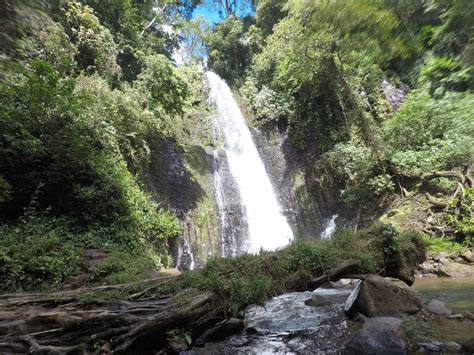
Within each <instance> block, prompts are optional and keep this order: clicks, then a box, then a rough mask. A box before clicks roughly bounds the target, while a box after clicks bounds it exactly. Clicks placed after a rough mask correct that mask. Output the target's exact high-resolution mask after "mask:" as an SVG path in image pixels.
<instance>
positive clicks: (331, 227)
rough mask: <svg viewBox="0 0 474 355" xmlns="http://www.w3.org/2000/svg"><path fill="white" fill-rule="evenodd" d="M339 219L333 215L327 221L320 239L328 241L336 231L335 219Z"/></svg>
mask: <svg viewBox="0 0 474 355" xmlns="http://www.w3.org/2000/svg"><path fill="white" fill-rule="evenodd" d="M337 217H339V215H337V214H334V215H332V216H331V219H329V220H328V221H327V223H326V225H325V227H324V231H323V233H321V239H329V238H331V237H332V235H333V234H334V232H335V231H336V218H337Z"/></svg>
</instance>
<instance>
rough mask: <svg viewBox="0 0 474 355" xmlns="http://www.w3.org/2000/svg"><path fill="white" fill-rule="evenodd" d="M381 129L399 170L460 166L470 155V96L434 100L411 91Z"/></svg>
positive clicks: (473, 126) (473, 125)
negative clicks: (383, 130)
mask: <svg viewBox="0 0 474 355" xmlns="http://www.w3.org/2000/svg"><path fill="white" fill-rule="evenodd" d="M384 129H385V132H384V133H385V139H386V141H387V150H388V156H389V157H390V158H391V160H392V161H393V163H394V164H396V165H397V167H399V168H400V169H401V170H405V171H409V172H412V173H415V174H420V173H422V172H427V171H428V172H429V171H434V170H449V169H453V168H456V167H460V166H464V165H465V164H469V163H470V160H471V159H472V156H473V154H474V147H473V145H472V143H471V142H472V138H473V137H474V95H473V94H472V93H470V92H468V93H459V94H458V93H450V94H447V95H445V96H443V97H442V98H441V99H434V98H432V97H430V96H429V94H428V93H426V92H423V91H416V90H415V91H412V92H411V93H410V94H409V96H408V97H407V99H406V101H405V102H404V103H403V105H402V106H401V108H400V110H399V111H398V112H397V113H396V114H395V116H394V117H393V118H392V119H390V120H388V121H387V123H386V125H385V127H384Z"/></svg>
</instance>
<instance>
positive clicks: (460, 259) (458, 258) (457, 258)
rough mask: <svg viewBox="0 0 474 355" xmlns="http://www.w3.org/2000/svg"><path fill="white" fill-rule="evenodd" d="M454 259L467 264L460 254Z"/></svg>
mask: <svg viewBox="0 0 474 355" xmlns="http://www.w3.org/2000/svg"><path fill="white" fill-rule="evenodd" d="M454 261H455V262H456V263H460V264H466V263H467V261H466V260H464V259H463V258H461V257H460V256H457V257H455V258H454Z"/></svg>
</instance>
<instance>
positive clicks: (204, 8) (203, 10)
mask: <svg viewBox="0 0 474 355" xmlns="http://www.w3.org/2000/svg"><path fill="white" fill-rule="evenodd" d="M206 3H208V2H207V1H205V4H202V5H199V6H198V7H196V8H195V9H194V11H193V18H196V17H197V16H198V15H201V16H203V17H204V18H205V19H206V20H208V21H209V22H210V23H211V24H212V25H213V24H215V23H218V22H220V21H222V20H223V19H224V17H223V16H220V15H219V9H218V8H217V7H215V6H209V5H208V4H206ZM250 14H252V9H250V8H246V9H244V10H243V11H242V10H240V9H239V10H238V11H237V15H238V16H245V15H250Z"/></svg>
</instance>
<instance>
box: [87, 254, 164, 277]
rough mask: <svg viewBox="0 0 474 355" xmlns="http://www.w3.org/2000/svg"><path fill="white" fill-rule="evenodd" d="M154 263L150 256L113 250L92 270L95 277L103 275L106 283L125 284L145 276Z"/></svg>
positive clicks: (153, 266)
mask: <svg viewBox="0 0 474 355" xmlns="http://www.w3.org/2000/svg"><path fill="white" fill-rule="evenodd" d="M155 267H156V265H155V262H154V260H153V259H152V258H151V257H150V256H142V255H137V254H130V253H126V252H122V251H113V252H112V253H111V254H110V255H109V256H108V257H107V258H106V259H105V260H103V261H102V262H101V263H100V264H99V265H97V266H96V267H95V268H94V269H93V270H92V272H93V273H94V275H95V276H96V277H101V276H105V281H106V283H107V284H109V285H110V284H125V283H131V282H135V281H140V280H143V279H146V278H147V275H148V274H149V273H150V271H151V270H153V269H155Z"/></svg>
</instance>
